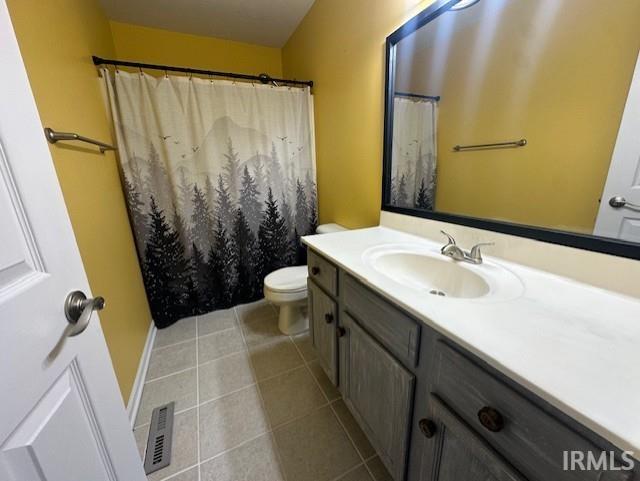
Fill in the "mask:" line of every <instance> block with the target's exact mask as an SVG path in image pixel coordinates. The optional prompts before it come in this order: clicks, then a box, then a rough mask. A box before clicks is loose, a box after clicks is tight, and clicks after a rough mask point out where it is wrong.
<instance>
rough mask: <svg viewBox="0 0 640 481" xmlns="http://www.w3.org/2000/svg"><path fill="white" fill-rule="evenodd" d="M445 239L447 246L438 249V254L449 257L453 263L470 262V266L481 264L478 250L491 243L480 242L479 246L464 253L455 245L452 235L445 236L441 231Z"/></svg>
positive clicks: (480, 254) (480, 255)
mask: <svg viewBox="0 0 640 481" xmlns="http://www.w3.org/2000/svg"><path fill="white" fill-rule="evenodd" d="M440 232H442V233H443V234H444V235H445V236H446V237H447V240H448V242H447V244H445V245H444V246H443V247H442V249H440V253H441V254H442V255H443V256H447V257H451V258H452V259H453V260H454V261H458V262H460V261H462V262H470V263H471V264H482V252H480V248H481V247H482V246H492V245H493V242H480V243H479V244H476V245H474V246H473V247H472V248H471V251H469V252H465V251H463V250H462V249H461V248H460V247H458V245H457V244H456V240H455V239H454V238H453V236H452V235H450V234H447V233H446V232H445V231H443V230H441V231H440Z"/></svg>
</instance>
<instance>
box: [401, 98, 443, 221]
mask: <svg viewBox="0 0 640 481" xmlns="http://www.w3.org/2000/svg"><path fill="white" fill-rule="evenodd" d="M437 118H438V108H437V101H436V100H435V99H430V98H425V97H421V96H415V95H411V94H396V96H395V98H394V99H393V143H392V151H391V204H392V205H397V206H399V207H412V208H416V209H424V210H434V208H435V196H436V178H437V173H436V157H437V145H436V137H437Z"/></svg>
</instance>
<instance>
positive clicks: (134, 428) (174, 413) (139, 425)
mask: <svg viewBox="0 0 640 481" xmlns="http://www.w3.org/2000/svg"><path fill="white" fill-rule="evenodd" d="M196 407H197V406H196V405H195V404H194V405H193V406H189V407H188V408H184V409H181V410H180V411H174V412H173V416H174V417H175V416H177V415H178V414H184V413H186V412H187V411H191V410H192V409H195V408H196ZM150 424H151V421H149V422H147V423H142V424H138V425H136V426H134V427H133V430H134V431H135V430H136V429H140V428H143V427H146V426H149V425H150Z"/></svg>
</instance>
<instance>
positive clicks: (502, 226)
mask: <svg viewBox="0 0 640 481" xmlns="http://www.w3.org/2000/svg"><path fill="white" fill-rule="evenodd" d="M457 2H458V0H436V1H435V2H434V3H433V4H431V5H430V6H429V7H427V8H426V9H424V10H423V11H422V12H420V13H418V14H417V15H416V16H414V17H413V18H411V19H410V20H409V21H407V22H406V23H405V24H404V25H402V26H401V27H400V28H398V29H397V30H396V31H395V32H393V33H392V34H391V35H389V36H388V37H387V39H386V42H385V50H386V64H385V92H384V106H385V109H384V145H383V161H382V206H381V208H382V210H383V211H387V212H395V213H398V214H405V215H410V216H414V217H422V218H425V219H433V220H438V221H442V222H450V223H452V224H460V225H466V226H469V227H475V228H478V229H485V230H489V231H494V232H500V233H503V234H509V235H514V236H519V237H526V238H529V239H535V240H539V241H542V242H548V243H551V244H560V245H564V246H568V247H575V248H578V249H583V250H589V251H594V252H601V253H605V254H611V255H614V256H619V257H626V258H629V259H640V244H635V243H633V242H628V241H624V240H619V239H612V238H608V237H600V236H592V235H587V234H577V233H571V232H567V231H561V230H557V229H548V228H544V227H532V226H528V225H524V224H515V223H510V222H502V221H493V220H487V219H483V218H478V217H468V216H463V215H457V214H446V213H442V212H436V211H427V210H423V209H415V208H411V207H398V206H395V205H392V204H391V202H390V201H391V167H392V166H391V144H392V141H393V97H394V96H393V92H394V91H395V88H394V83H395V45H396V44H397V43H398V42H399V41H400V40H402V39H403V38H405V37H406V36H407V35H410V34H411V33H413V32H415V31H416V30H418V29H419V28H420V27H422V26H424V25H425V24H427V23H429V22H430V21H431V20H433V19H435V18H436V17H438V16H439V15H441V14H442V13H444V12H445V11H447V10H448V9H449V7H451V6H452V5H454V4H456V3H457Z"/></svg>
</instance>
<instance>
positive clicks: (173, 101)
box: [103, 72, 428, 328]
mask: <svg viewBox="0 0 640 481" xmlns="http://www.w3.org/2000/svg"><path fill="white" fill-rule="evenodd" d="M103 78H108V79H109V81H110V82H111V83H112V84H113V85H111V84H110V85H111V86H112V87H113V90H114V92H113V93H112V92H110V95H113V96H112V98H111V100H112V102H113V105H115V107H114V109H113V110H114V119H115V122H116V123H117V124H118V125H117V127H118V128H117V129H116V132H117V135H118V142H119V144H122V145H123V147H124V148H123V149H122V151H121V152H122V157H121V159H120V160H121V163H122V172H123V190H124V194H125V197H126V201H127V205H128V208H129V217H130V220H131V224H132V226H133V231H134V235H135V238H136V243H137V249H138V253H139V257H140V263H141V267H142V272H143V277H144V283H145V288H146V291H147V297H148V300H149V305H150V307H151V311H152V314H153V319H154V322H155V323H156V325H157V326H158V327H160V328H162V327H166V326H168V325H170V324H172V323H173V322H175V321H176V320H179V319H180V318H183V317H187V316H192V315H200V314H203V313H206V312H209V311H211V310H215V309H225V308H228V307H230V306H233V305H236V304H238V303H245V302H251V301H254V300H257V299H259V298H261V297H262V291H263V280H264V277H265V276H266V275H268V274H269V273H271V272H273V271H274V270H276V269H279V268H282V267H287V266H291V265H295V264H302V263H304V262H306V250H305V248H304V247H303V246H302V245H301V243H300V237H301V236H304V235H307V234H310V233H313V232H315V229H316V225H317V221H318V219H317V212H318V207H317V192H316V185H315V165H314V161H313V155H312V154H313V135H312V132H311V130H310V124H309V123H308V119H309V117H308V114H309V113H310V111H308V110H307V109H308V107H309V96H308V95H309V94H308V92H306V91H303V90H300V89H288V88H278V87H274V88H271V87H269V88H264V89H263V88H261V87H260V86H255V87H252V88H247V86H246V85H244V86H234V85H232V84H230V83H228V82H223V83H217V82H216V81H214V82H213V84H216V85H215V88H212V83H211V82H209V81H206V82H204V83H203V84H202V82H201V80H200V79H196V78H194V79H192V81H191V82H189V83H188V84H187V83H184V82H173V80H175V79H171V78H170V79H169V81H171V82H172V88H171V89H161V88H159V89H142V90H144V92H145V93H144V95H145V98H144V101H141V98H140V92H141V89H140V81H141V80H140V76H139V75H130V74H129V73H127V72H121V73H120V74H119V75H118V76H110V74H109V73H108V72H105V76H104V77H103ZM163 79H164V80H163ZM152 81H153V80H152V79H150V78H149V77H148V76H145V82H146V83H149V82H152ZM161 81H167V79H166V78H164V77H162V78H159V79H158V82H161ZM120 88H122V89H123V91H122V92H121V95H118V94H117V93H118V89H120ZM129 88H130V90H127V89H129ZM187 89H191V90H194V89H195V91H196V92H197V95H196V97H194V98H197V99H198V103H197V105H195V107H194V104H193V103H192V102H186V103H185V102H184V99H186V98H187V97H188V95H191V93H193V92H188V91H187ZM199 89H200V90H199ZM225 89H228V90H230V91H231V94H230V95H229V96H228V97H224V98H222V96H220V97H216V95H218V94H219V93H220V92H223V91H225ZM243 94H246V95H245V96H243ZM301 94H302V95H301ZM221 95H222V94H221ZM259 97H264V98H265V99H267V97H268V99H267V100H268V102H267V100H264V101H265V102H267V103H266V104H265V105H268V107H265V106H264V105H261V104H260V103H259V102H258V103H257V104H255V105H254V104H253V102H256V99H258V98H259ZM285 98H286V99H288V100H287V101H286V102H285V101H283V100H282V99H285ZM262 112H268V116H265V115H264V114H263V113H262ZM168 113H171V114H168ZM174 113H175V115H174ZM198 122H201V125H198V124H197V123H198ZM158 139H160V140H158ZM425 188H426V189H427V190H428V186H426V187H425Z"/></svg>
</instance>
